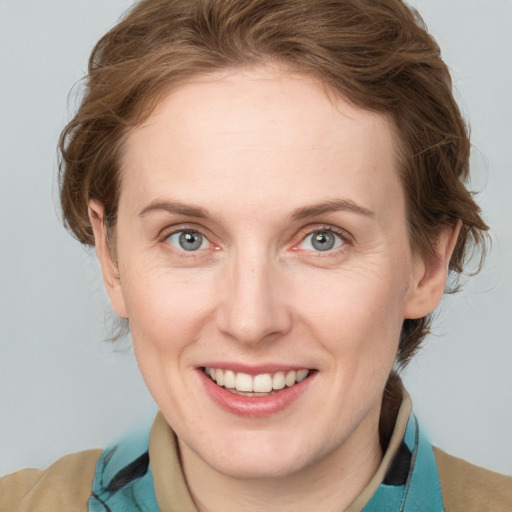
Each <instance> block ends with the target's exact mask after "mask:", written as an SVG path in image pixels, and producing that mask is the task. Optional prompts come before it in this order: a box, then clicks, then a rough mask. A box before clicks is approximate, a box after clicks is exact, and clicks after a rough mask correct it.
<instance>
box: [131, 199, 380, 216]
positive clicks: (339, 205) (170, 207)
mask: <svg viewBox="0 0 512 512" xmlns="http://www.w3.org/2000/svg"><path fill="white" fill-rule="evenodd" d="M153 211H165V212H169V213H175V214H178V215H185V216H187V217H196V218H198V219H206V218H209V217H210V214H209V213H208V210H206V209H205V208H202V207H200V206H194V205H189V204H186V203H182V202H180V201H153V202H151V203H150V204H149V205H148V206H146V207H145V208H144V209H143V210H141V211H140V213H139V216H141V217H142V216H144V215H146V214H147V213H149V212H153ZM339 211H349V212H353V213H357V214H359V215H363V216H365V217H373V216H374V215H375V213H374V212H372V211H371V210H369V209H368V208H365V207H364V206H360V205H358V204H357V203H355V202H354V201H351V200H350V199H331V200H328V201H323V202H320V203H316V204H312V205H308V206H302V207H300V208H296V209H295V210H293V211H292V213H291V215H290V218H291V219H292V220H303V219H307V218H309V217H316V216H317V215H322V214H323V213H330V212H339Z"/></svg>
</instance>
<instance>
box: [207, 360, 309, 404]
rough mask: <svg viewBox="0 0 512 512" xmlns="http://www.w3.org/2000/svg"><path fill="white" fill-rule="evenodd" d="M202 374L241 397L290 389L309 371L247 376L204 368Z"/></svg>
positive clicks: (304, 377) (271, 393) (241, 373)
mask: <svg viewBox="0 0 512 512" xmlns="http://www.w3.org/2000/svg"><path fill="white" fill-rule="evenodd" d="M202 370H203V372H204V374H205V375H206V376H207V377H209V378H210V379H211V380H212V381H213V382H215V383H216V384H217V386H220V387H222V388H224V389H225V390H226V391H230V392H231V393H233V394H235V395H242V396H254V397H258V396H269V395H273V394H275V393H276V392H277V391H280V390H282V389H285V388H291V387H293V386H295V384H298V383H299V382H302V381H303V380H304V379H306V378H307V377H308V376H309V375H310V373H311V370H309V369H302V370H291V371H286V372H285V371H278V372H273V373H261V374H259V375H249V374H248V373H243V372H234V371H232V370H224V369H222V368H210V367H205V368H203V369H202Z"/></svg>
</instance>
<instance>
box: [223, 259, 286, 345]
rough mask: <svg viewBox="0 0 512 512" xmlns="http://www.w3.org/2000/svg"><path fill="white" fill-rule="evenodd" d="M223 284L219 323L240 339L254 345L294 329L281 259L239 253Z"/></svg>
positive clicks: (239, 340) (228, 332)
mask: <svg viewBox="0 0 512 512" xmlns="http://www.w3.org/2000/svg"><path fill="white" fill-rule="evenodd" d="M229 267H230V268H229V269H228V270H227V271H226V275H225V281H224V283H223V285H222V286H221V290H222V293H223V295H224V297H223V298H222V299H223V300H222V301H221V305H220V307H219V310H218V327H219V329H220V330H221V331H222V332H223V334H224V335H227V336H229V337H231V338H234V339H236V340H237V341H238V342H239V343H242V344H246V345H254V346H256V345H257V344H259V343H261V342H263V341H270V340H275V339H277V338H278V337H279V336H282V335H284V334H286V333H287V332H289V331H290V329H291V327H292V314H291V310H290V307H289V303H288V300H287V294H286V291H285V289H284V286H283V281H284V279H283V276H282V275H281V273H280V272H279V269H278V268H276V267H278V264H277V263H275V262H274V263H272V262H270V261H269V258H266V257H264V256H260V257H255V256H253V257H250V256H247V257H244V256H243V255H240V254H239V255H238V257H236V258H235V261H233V262H232V263H231V264H230V265H229Z"/></svg>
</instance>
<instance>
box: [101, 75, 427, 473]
mask: <svg viewBox="0 0 512 512" xmlns="http://www.w3.org/2000/svg"><path fill="white" fill-rule="evenodd" d="M394 142H395V135H394V132H393V130H392V127H391V125H390V122H389V121H388V120H387V118H386V117H385V116H383V115H381V114H377V113H372V112H369V111H365V110H362V109H360V108H356V107H354V106H352V105H351V104H350V103H348V102H347V101H345V100H343V99H341V98H338V99H333V98H331V99H329V98H328V97H327V95H326V93H325V90H324V88H323V87H322V86H321V85H319V84H318V83H317V82H315V81H314V80H312V79H311V78H308V77H304V76H297V75H293V74H291V73H289V72H287V71H284V70H279V69H276V68H258V69H254V70H250V71H233V72H231V73H224V74H218V75H209V76H205V77H199V78H197V79H196V80H195V81H193V82H191V83H188V84H186V85H182V86H181V87H179V88H177V89H176V90H174V91H173V92H172V93H170V94H169V95H168V96H167V97H166V98H165V99H164V100H163V101H161V103H160V104H159V105H158V107H157V108H156V110H155V111H154V113H153V114H152V115H151V117H149V118H148V119H147V120H146V121H145V122H144V123H143V125H142V126H140V127H139V128H137V129H135V130H133V132H132V133H131V134H130V135H129V137H128V140H127V143H126V152H125V155H124V159H123V165H122V186H121V195H120V202H119V217H118V226H117V256H118V270H119V277H116V275H115V272H111V274H110V277H109V270H108V268H107V270H106V275H107V277H106V280H107V288H108V290H109V294H110V296H111V299H112V302H113V305H114V308H115V309H116V311H117V312H118V314H120V315H121V316H125V317H127V318H128V319H129V323H130V329H131V333H132V337H133V343H134V347H135V352H136V357H137V360H138V363H139V366H140V369H141V371H142V374H143V376H144V379H145V381H146V383H147V385H148V387H149V389H150V391H151V393H152V395H153V397H154V399H155V400H156V402H157V404H158V406H159V408H160V409H161V411H162V413H163V414H164V416H165V418H166V419H167V421H168V422H169V424H170V425H171V426H172V427H173V429H174V430H175V432H176V433H177V435H178V436H179V439H180V442H181V447H182V450H185V451H187V450H188V451H190V453H194V457H198V458H199V460H201V461H203V462H206V463H207V464H208V465H209V466H210V467H212V468H214V469H215V470H217V471H220V472H222V473H225V474H228V475H233V476H235V475H236V476H242V477H244V476H245V477H264V476H278V475H288V474H291V473H293V472H295V471H298V470H300V469H302V468H305V467H307V466H310V465H311V464H314V463H316V462H320V461H328V460H332V461H337V462H336V463H337V464H343V461H348V460H350V456H351V455H353V454H354V453H356V452H357V453H358V454H361V453H362V452H363V453H364V452H365V451H366V452H368V453H369V454H370V453H372V454H374V455H375V454H376V452H378V437H377V425H378V418H379V412H380V403H381V398H382V392H383V389H384V386H385V383H386V379H387V377H388V374H389V372H390V370H391V368H392V365H393V362H394V359H395V355H396V351H397V346H398V340H399V335H400V329H401V325H402V322H403V319H404V318H405V317H413V316H421V314H423V311H421V312H420V311H419V310H418V308H419V306H418V298H417V292H418V283H419V282H420V281H421V276H422V273H423V272H424V265H423V264H422V262H421V261H419V260H418V259H416V258H414V257H413V255H412V253H411V249H410V246H409V242H408V237H407V228H406V215H405V207H404V196H403V192H402V188H401V184H400V181H399V177H398V172H397V158H396V155H395V150H394V149H395V144H394ZM103 258H105V257H103ZM103 266H104V270H105V268H106V267H108V265H105V264H104V265H103ZM420 302H421V301H420ZM212 369H213V370H212ZM294 372H295V373H294ZM211 374H213V375H214V378H215V379H216V380H217V383H215V382H214V381H213V380H212V378H211ZM305 374H307V377H305V378H304V375H305ZM303 378H304V380H301V379H303ZM298 381H300V382H298ZM223 383H224V385H223V386H221V385H220V384H223ZM251 386H252V387H251ZM227 388H231V389H227ZM236 388H238V391H237V389H236ZM249 389H253V390H255V391H256V392H258V393H257V394H254V393H249V391H248V390H249ZM271 390H273V391H271ZM240 393H244V394H240ZM340 461H341V462H340ZM333 463H334V462H333Z"/></svg>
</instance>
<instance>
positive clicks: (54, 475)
mask: <svg viewBox="0 0 512 512" xmlns="http://www.w3.org/2000/svg"><path fill="white" fill-rule="evenodd" d="M100 454H101V450H88V451H84V452H78V453H73V454H71V455H66V456H65V457H62V458H61V459H59V460H58V461H57V462H55V463H54V464H52V465H51V466H49V467H48V468H47V469H45V470H41V469H23V470H21V471H18V472H16V473H12V474H11V475H7V476H5V477H3V478H2V479H0V512H86V511H87V501H88V499H89V496H90V494H91V489H92V481H93V479H94V471H95V468H96V462H97V460H98V457H99V456H100Z"/></svg>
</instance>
